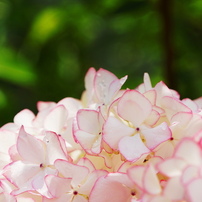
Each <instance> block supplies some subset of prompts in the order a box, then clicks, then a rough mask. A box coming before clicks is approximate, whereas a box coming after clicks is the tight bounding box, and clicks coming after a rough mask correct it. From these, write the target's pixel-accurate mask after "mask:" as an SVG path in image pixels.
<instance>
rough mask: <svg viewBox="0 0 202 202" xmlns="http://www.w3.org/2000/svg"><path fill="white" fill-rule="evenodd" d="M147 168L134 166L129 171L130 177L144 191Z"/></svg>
mask: <svg viewBox="0 0 202 202" xmlns="http://www.w3.org/2000/svg"><path fill="white" fill-rule="evenodd" d="M145 171H146V166H133V167H131V168H129V169H128V170H127V174H128V177H129V178H130V179H131V180H132V181H133V182H134V183H135V184H136V185H137V186H138V187H139V188H140V189H142V190H144V183H143V178H144V174H145Z"/></svg>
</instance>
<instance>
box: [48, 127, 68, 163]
mask: <svg viewBox="0 0 202 202" xmlns="http://www.w3.org/2000/svg"><path fill="white" fill-rule="evenodd" d="M44 141H45V142H46V152H47V162H48V164H49V165H53V164H54V161H55V160H56V159H64V160H67V154H65V152H64V150H63V149H62V147H61V143H60V141H59V138H58V136H57V135H56V133H54V132H51V131H48V132H46V135H45V137H44Z"/></svg>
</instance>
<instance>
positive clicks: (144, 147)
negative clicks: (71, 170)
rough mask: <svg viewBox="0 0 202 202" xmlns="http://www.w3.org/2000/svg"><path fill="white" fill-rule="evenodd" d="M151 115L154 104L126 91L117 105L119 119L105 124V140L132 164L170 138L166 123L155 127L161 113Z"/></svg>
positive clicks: (110, 119)
mask: <svg viewBox="0 0 202 202" xmlns="http://www.w3.org/2000/svg"><path fill="white" fill-rule="evenodd" d="M152 112H153V109H152V104H151V103H150V101H149V100H148V99H147V98H146V97H145V96H144V95H142V94H141V93H139V92H138V91H135V90H128V91H126V92H125V93H124V94H123V96H122V97H121V98H119V100H118V104H117V113H118V115H119V117H120V118H119V117H113V116H110V117H109V118H108V119H107V121H106V123H105V124H104V128H103V138H104V140H105V141H106V143H107V144H108V145H109V146H110V147H111V148H112V149H114V150H118V151H120V152H121V154H122V155H123V156H124V157H125V158H126V159H127V160H129V161H136V160H137V159H139V158H140V157H141V156H142V155H144V154H149V153H150V152H151V151H152V150H153V149H155V148H156V147H157V146H158V145H159V144H161V143H162V142H164V141H166V140H168V139H170V137H171V132H170V129H169V127H168V126H167V124H166V123H162V124H160V125H158V126H156V127H152V125H154V124H155V122H157V121H158V118H159V116H158V113H156V114H154V113H152ZM149 119H152V121H150V120H149ZM151 124H152V125H151Z"/></svg>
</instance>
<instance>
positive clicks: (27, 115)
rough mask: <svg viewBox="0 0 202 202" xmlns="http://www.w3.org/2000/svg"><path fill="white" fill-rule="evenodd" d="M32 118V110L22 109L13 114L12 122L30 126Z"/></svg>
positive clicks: (33, 116)
mask: <svg viewBox="0 0 202 202" xmlns="http://www.w3.org/2000/svg"><path fill="white" fill-rule="evenodd" d="M34 118H35V115H34V113H33V112H32V111H30V110H29V109H24V110H22V111H20V112H19V113H18V114H16V115H15V117H14V123H16V124H18V125H20V126H21V125H24V126H32V121H33V120H34Z"/></svg>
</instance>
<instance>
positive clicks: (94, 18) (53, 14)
mask: <svg viewBox="0 0 202 202" xmlns="http://www.w3.org/2000/svg"><path fill="white" fill-rule="evenodd" d="M92 66H93V67H95V68H96V69H99V68H100V67H102V68H105V69H108V70H109V71H112V72H113V73H114V74H116V75H117V76H118V77H122V76H125V75H129V78H128V80H127V82H126V84H125V86H124V87H129V88H135V87H136V86H137V85H138V84H140V83H141V82H142V77H143V73H144V72H148V73H149V74H150V76H151V79H152V82H153V84H155V83H156V82H158V81H160V80H163V81H165V83H166V84H167V85H168V86H169V87H170V88H173V89H175V90H177V91H179V93H180V95H181V98H185V97H189V98H192V99H194V98H197V97H200V96H201V95H202V79H201V75H202V68H201V66H202V1H201V0H176V1H174V0H170V1H167V0H10V1H9V0H0V125H3V124H5V123H7V122H11V121H12V120H13V117H14V115H15V114H16V113H18V112H19V111H20V110H22V109H24V108H29V109H31V110H32V111H34V113H37V109H36V103H37V101H39V100H43V101H55V102H58V101H59V100H61V99H62V98H64V97H75V98H80V95H81V93H82V91H83V90H84V76H85V73H86V71H87V70H88V68H89V67H92Z"/></svg>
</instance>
